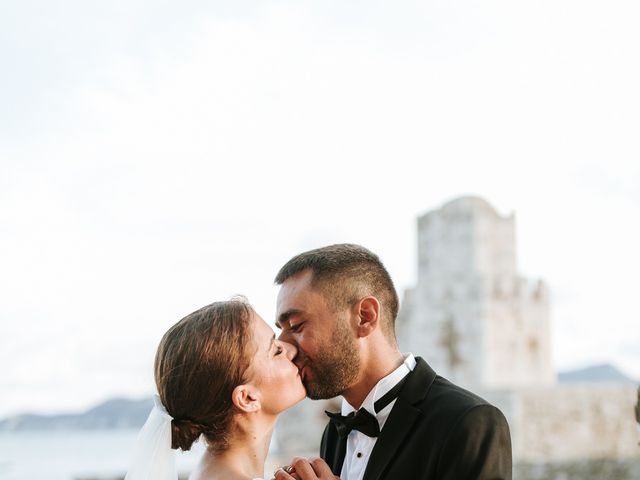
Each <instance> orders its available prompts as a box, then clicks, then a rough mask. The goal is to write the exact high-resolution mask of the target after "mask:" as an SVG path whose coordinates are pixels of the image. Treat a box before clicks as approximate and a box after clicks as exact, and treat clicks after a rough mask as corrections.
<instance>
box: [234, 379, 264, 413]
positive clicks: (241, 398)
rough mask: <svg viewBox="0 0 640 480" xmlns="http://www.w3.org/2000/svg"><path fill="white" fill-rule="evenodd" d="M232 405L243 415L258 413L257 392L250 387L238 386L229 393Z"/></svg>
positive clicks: (258, 401) (246, 385)
mask: <svg viewBox="0 0 640 480" xmlns="http://www.w3.org/2000/svg"><path fill="white" fill-rule="evenodd" d="M231 401H232V402H233V405H234V406H235V407H236V408H237V409H238V410H240V411H241V412H244V413H255V412H258V411H260V407H261V405H260V397H259V396H258V390H257V389H256V388H255V387H253V386H252V385H248V384H245V385H238V386H237V387H236V388H234V389H233V392H231Z"/></svg>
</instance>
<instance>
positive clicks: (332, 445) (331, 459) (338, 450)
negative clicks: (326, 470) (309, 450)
mask: <svg viewBox="0 0 640 480" xmlns="http://www.w3.org/2000/svg"><path fill="white" fill-rule="evenodd" d="M346 448H347V442H346V440H340V437H339V436H338V432H337V431H336V429H335V427H334V426H333V425H332V424H331V423H329V424H328V425H327V427H326V428H325V430H324V433H323V434H322V441H321V442H320V456H321V457H322V458H323V459H324V461H325V462H327V465H329V467H331V471H332V472H333V474H334V475H338V476H340V472H341V470H342V464H343V463H344V457H345V454H346Z"/></svg>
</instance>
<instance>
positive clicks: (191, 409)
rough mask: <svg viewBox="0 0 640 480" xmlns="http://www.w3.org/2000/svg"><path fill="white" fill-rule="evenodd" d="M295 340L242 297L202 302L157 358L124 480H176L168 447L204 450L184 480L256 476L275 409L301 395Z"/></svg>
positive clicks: (174, 330)
mask: <svg viewBox="0 0 640 480" xmlns="http://www.w3.org/2000/svg"><path fill="white" fill-rule="evenodd" d="M295 355H296V349H295V347H294V346H293V345H290V344H288V343H284V342H281V341H280V340H277V339H276V337H275V335H274V333H273V330H272V329H271V328H270V327H269V326H268V325H267V324H266V322H265V321H264V320H263V319H262V318H261V317H260V316H259V315H258V314H257V313H256V312H255V311H254V310H253V308H252V307H251V306H250V305H249V304H248V303H247V302H246V301H245V300H244V299H233V300H230V301H224V302H215V303H212V304H211V305H207V306H206V307H203V308H201V309H199V310H197V311H195V312H193V313H191V314H190V315H187V316H186V317H185V318H183V319H182V320H180V321H179V322H178V323H176V324H175V325H174V326H173V327H171V328H170V329H169V331H167V333H165V335H164V337H162V340H161V341H160V345H159V346H158V351H157V353H156V358H155V381H156V386H157V388H158V394H159V395H158V396H157V397H156V399H155V402H156V405H155V407H154V408H153V410H152V412H151V414H150V415H149V418H148V420H147V422H146V423H145V425H144V427H143V428H142V430H141V432H140V435H139V437H138V443H137V445H136V449H135V451H134V460H133V463H132V465H131V468H130V469H129V472H128V473H127V476H126V480H176V479H177V474H176V469H175V463H174V459H173V456H174V455H173V450H172V449H178V448H179V449H181V450H183V451H186V450H189V449H190V448H191V446H192V445H193V443H194V442H195V441H196V440H197V439H198V438H200V437H201V436H202V437H203V439H204V440H205V442H206V445H207V450H206V452H205V453H204V455H203V457H202V459H201V460H200V464H199V465H198V467H197V469H196V470H195V471H194V472H193V473H192V475H191V476H190V477H189V478H190V480H222V479H224V480H255V479H261V478H263V476H264V471H263V470H264V462H265V459H266V456H267V453H268V451H269V443H270V441H271V434H272V432H273V427H274V425H275V422H276V418H277V417H278V414H280V413H281V412H282V411H283V410H285V409H286V408H289V407H291V406H293V405H294V404H296V403H298V402H299V401H300V400H302V399H303V398H304V397H305V389H304V387H303V385H302V382H301V380H300V375H299V374H298V369H297V368H296V366H295V365H294V364H293V362H292V359H293V358H294V357H295Z"/></svg>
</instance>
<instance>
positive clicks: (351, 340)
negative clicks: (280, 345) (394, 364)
mask: <svg viewBox="0 0 640 480" xmlns="http://www.w3.org/2000/svg"><path fill="white" fill-rule="evenodd" d="M312 278H313V273H312V272H311V271H310V270H306V271H304V272H301V273H299V274H297V275H295V276H293V277H291V278H289V279H287V280H286V281H285V282H284V283H283V284H282V287H281V289H280V293H279V294H278V305H277V312H276V324H277V325H278V327H280V328H281V329H282V333H281V334H280V337H279V338H280V340H282V341H284V342H288V343H291V344H293V345H295V347H296V348H297V349H298V354H297V356H296V357H295V358H294V363H295V364H296V366H297V367H298V369H299V371H300V376H301V378H302V383H303V384H304V386H305V388H306V389H307V396H308V397H309V398H312V399H314V400H316V399H320V398H332V397H335V396H337V395H340V394H342V392H344V391H345V390H346V389H348V388H349V387H350V386H351V385H353V383H354V382H355V380H356V378H357V375H358V371H359V368H360V358H359V351H358V346H357V343H356V337H355V335H354V332H353V330H352V328H351V327H350V325H351V318H350V316H351V314H352V312H351V308H350V306H349V305H343V306H341V305H338V306H336V305H333V304H332V303H331V302H330V301H328V299H327V294H326V293H325V292H324V291H323V290H321V289H319V288H317V287H314V286H313V285H312V282H311V281H312Z"/></svg>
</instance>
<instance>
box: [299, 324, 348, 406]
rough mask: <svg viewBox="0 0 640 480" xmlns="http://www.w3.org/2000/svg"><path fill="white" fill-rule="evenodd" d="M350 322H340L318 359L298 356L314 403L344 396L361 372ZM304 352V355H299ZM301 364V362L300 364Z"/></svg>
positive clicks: (304, 379)
mask: <svg viewBox="0 0 640 480" xmlns="http://www.w3.org/2000/svg"><path fill="white" fill-rule="evenodd" d="M351 335H352V333H351V331H350V329H349V328H348V326H347V322H346V321H338V322H337V326H336V329H335V330H334V334H333V336H332V337H331V339H330V340H329V341H328V342H327V343H326V344H324V345H320V346H319V347H320V348H318V352H319V353H318V354H317V355H316V357H315V358H309V357H307V356H306V355H305V354H304V352H303V355H300V354H299V355H298V356H299V357H302V358H300V360H302V362H301V365H300V367H302V368H304V378H303V380H302V383H303V384H304V386H305V388H306V389H307V397H309V398H310V399H312V400H320V399H325V398H333V397H337V396H338V395H341V394H342V392H344V391H345V390H346V389H347V388H349V387H350V386H351V385H353V383H354V382H355V380H356V378H357V376H358V372H359V370H360V356H359V355H358V349H357V346H356V341H355V339H353V338H351ZM299 353H300V352H299ZM296 363H298V362H296Z"/></svg>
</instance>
